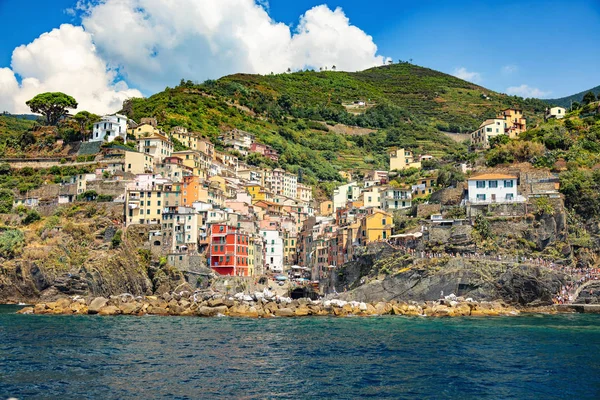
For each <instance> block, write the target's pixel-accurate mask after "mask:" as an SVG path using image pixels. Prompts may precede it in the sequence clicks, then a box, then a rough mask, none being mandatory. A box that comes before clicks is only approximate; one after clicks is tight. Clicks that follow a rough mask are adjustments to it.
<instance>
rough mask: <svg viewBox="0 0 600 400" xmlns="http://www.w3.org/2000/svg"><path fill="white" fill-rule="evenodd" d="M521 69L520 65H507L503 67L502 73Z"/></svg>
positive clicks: (510, 72) (512, 72)
mask: <svg viewBox="0 0 600 400" xmlns="http://www.w3.org/2000/svg"><path fill="white" fill-rule="evenodd" d="M518 70H519V67H518V66H516V65H514V64H509V65H505V66H503V67H502V73H503V74H505V75H510V74H514V73H515V72H517V71H518Z"/></svg>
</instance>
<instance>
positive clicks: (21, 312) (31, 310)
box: [17, 307, 34, 314]
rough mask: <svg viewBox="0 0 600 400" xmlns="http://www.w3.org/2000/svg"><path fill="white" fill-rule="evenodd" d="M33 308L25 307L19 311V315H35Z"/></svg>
mask: <svg viewBox="0 0 600 400" xmlns="http://www.w3.org/2000/svg"><path fill="white" fill-rule="evenodd" d="M33 310H34V308H33V307H24V308H21V309H20V310H19V311H17V314H33Z"/></svg>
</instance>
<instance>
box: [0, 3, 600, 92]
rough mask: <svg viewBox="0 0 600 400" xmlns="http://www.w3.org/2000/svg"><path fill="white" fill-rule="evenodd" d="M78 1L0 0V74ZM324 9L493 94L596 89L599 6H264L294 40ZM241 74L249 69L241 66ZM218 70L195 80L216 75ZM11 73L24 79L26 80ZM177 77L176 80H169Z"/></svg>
mask: <svg viewBox="0 0 600 400" xmlns="http://www.w3.org/2000/svg"><path fill="white" fill-rule="evenodd" d="M131 1H139V0H131ZM196 2H200V3H201V1H200V0H196ZM75 4H76V0H52V1H48V0H29V1H27V4H26V6H25V5H24V2H23V0H0V17H1V18H2V21H3V23H2V24H1V25H0V35H1V37H2V40H1V41H0V68H2V67H10V66H11V55H12V52H13V50H14V49H15V48H16V47H17V46H19V45H23V44H24V45H27V44H29V43H31V42H32V41H33V40H35V39H36V38H38V37H39V36H40V35H41V34H43V33H44V32H49V31H51V30H52V29H53V28H58V27H59V26H60V25H61V24H63V23H68V24H73V25H76V26H78V25H81V23H82V19H81V17H80V16H79V15H76V16H73V15H70V14H69V13H67V12H65V10H66V9H68V8H72V7H74V6H75ZM320 4H326V5H327V6H328V7H329V9H331V10H334V9H335V8H336V7H341V8H342V9H343V11H344V13H345V16H346V17H348V18H349V20H350V24H352V25H354V26H357V27H358V28H360V29H361V30H362V31H364V32H365V33H366V34H368V35H370V36H372V38H373V42H374V43H375V44H376V45H377V47H378V50H377V55H381V56H384V57H390V58H392V59H393V60H395V61H397V60H399V59H402V60H408V59H413V62H414V63H415V64H418V65H421V66H425V67H429V68H432V69H436V70H440V71H443V72H446V73H451V74H457V75H458V76H461V77H464V78H467V80H471V81H474V82H476V83H478V84H481V85H482V86H484V87H487V88H490V89H492V90H496V91H500V92H507V91H508V92H510V89H509V88H511V87H512V88H513V91H515V93H517V94H521V93H523V94H527V93H533V94H537V95H539V96H540V97H562V96H566V95H570V94H573V93H576V92H579V91H582V90H585V89H588V88H591V87H593V86H596V85H599V84H600V74H598V71H599V70H600V40H599V39H598V38H600V1H598V0H571V1H569V2H566V1H564V0H563V1H554V0H537V1H525V0H522V1H515V0H504V1H485V0H478V1H460V2H458V1H446V0H438V1H434V0H419V1H416V0H410V1H407V0H394V1H390V0H369V1H358V0H344V1H341V0H328V1H313V0H294V1H290V0H270V1H269V3H268V7H267V10H268V13H269V16H270V17H271V18H272V20H274V21H275V22H282V23H285V24H286V25H289V26H292V30H291V31H292V34H293V33H294V29H295V27H296V25H297V24H298V20H299V17H300V16H301V15H303V14H304V13H306V12H307V10H310V9H311V8H313V7H315V6H317V5H320ZM234 23H235V22H234ZM84 26H85V28H86V31H89V29H88V25H86V24H85V23H84ZM90 26H91V25H90ZM92 33H93V32H92ZM93 37H94V41H95V42H96V43H95V45H96V47H97V48H98V56H100V57H104V58H103V60H105V61H106V63H107V64H108V65H110V64H111V61H113V60H111V59H107V58H106V57H108V56H106V55H110V54H112V53H111V49H110V48H108V47H109V45H107V43H110V40H111V38H107V39H106V41H105V42H101V38H97V35H94V36H93ZM113 41H114V38H113ZM187 46H189V44H187ZM187 49H188V51H189V47H187ZM233 51H235V50H233ZM121 63H123V59H122V58H120V59H116V60H114V64H115V65H116V64H121ZM341 63H342V62H340V63H339V64H341ZM339 64H338V65H339ZM217 67H218V66H217ZM238 68H240V69H241V70H244V68H245V64H243V63H242V64H241V65H240V66H239V67H238ZM192 69H193V66H192ZM175 70H176V71H177V73H179V74H181V73H182V70H181V69H175ZM217 70H218V68H217ZM129 71H130V72H131V73H129V74H124V75H122V76H118V77H117V79H122V80H123V81H124V82H125V83H127V84H129V86H130V87H135V88H136V89H140V90H141V91H142V92H143V93H144V94H150V93H152V91H154V90H157V88H156V87H153V86H152V85H150V84H146V85H144V83H143V82H144V80H143V78H142V77H141V74H139V76H137V77H136V73H135V72H136V71H134V68H133V67H131V68H130V69H129ZM183 71H184V72H185V70H183ZM214 71H215V69H212V70H210V71H207V72H204V75H203V74H199V75H198V76H197V77H192V78H196V79H201V78H205V77H213V76H212V75H214V74H215V72H214ZM14 72H15V76H16V78H17V80H19V82H20V80H21V78H22V76H21V75H20V74H19V71H14ZM163 72H164V73H165V74H167V73H168V71H163ZM225 72H226V73H229V72H230V71H227V70H225ZM174 73H175V72H174ZM146 75H147V76H148V75H149V73H148V72H147V71H146ZM205 75H206V76H205ZM179 78H181V76H172V81H173V83H176V82H177V81H178V80H179ZM186 78H187V77H186ZM146 82H148V80H147V79H146ZM167 82H168V80H167ZM162 83H163V81H161V83H160V85H162ZM144 86H145V87H144ZM160 87H161V86H158V88H160ZM162 87H164V86H162ZM515 88H516V89H515ZM519 88H520V89H519ZM519 91H520V92H521V93H520V92H519Z"/></svg>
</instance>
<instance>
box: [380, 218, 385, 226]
mask: <svg viewBox="0 0 600 400" xmlns="http://www.w3.org/2000/svg"><path fill="white" fill-rule="evenodd" d="M385 222H386V221H385V218H383V219H382V220H381V225H384V226H385Z"/></svg>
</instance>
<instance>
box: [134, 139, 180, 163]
mask: <svg viewBox="0 0 600 400" xmlns="http://www.w3.org/2000/svg"><path fill="white" fill-rule="evenodd" d="M137 149H138V151H139V152H140V153H144V154H148V155H150V156H152V157H154V159H155V160H156V161H157V162H161V161H163V160H164V159H165V158H167V157H170V156H171V154H172V153H173V143H172V142H171V141H170V140H169V139H168V138H167V137H166V136H163V135H161V134H155V135H153V136H149V137H143V138H140V139H137Z"/></svg>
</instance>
